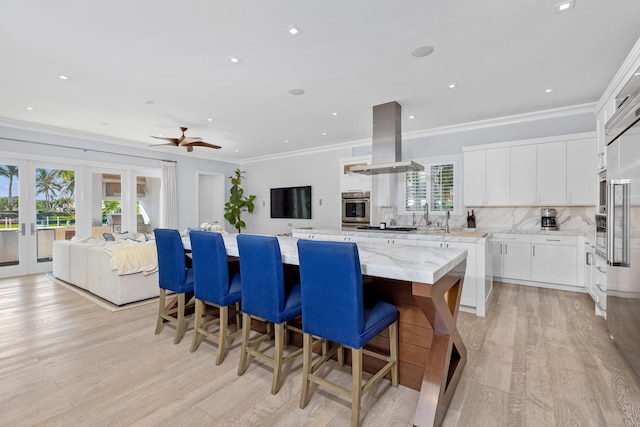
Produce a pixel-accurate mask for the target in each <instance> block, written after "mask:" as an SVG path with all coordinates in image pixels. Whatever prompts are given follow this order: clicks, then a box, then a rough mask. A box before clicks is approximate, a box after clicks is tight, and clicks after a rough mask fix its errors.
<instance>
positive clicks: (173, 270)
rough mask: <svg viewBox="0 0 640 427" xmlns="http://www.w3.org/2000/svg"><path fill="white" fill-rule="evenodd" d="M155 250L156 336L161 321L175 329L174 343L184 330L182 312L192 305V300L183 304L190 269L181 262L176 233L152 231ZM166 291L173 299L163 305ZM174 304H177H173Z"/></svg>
mask: <svg viewBox="0 0 640 427" xmlns="http://www.w3.org/2000/svg"><path fill="white" fill-rule="evenodd" d="M154 233H155V236H156V249H157V251H158V284H159V286H160V303H159V308H158V322H157V323H156V332H155V333H156V335H157V334H159V333H160V331H162V328H163V327H164V323H165V322H169V323H171V324H173V325H175V326H176V335H175V338H174V340H173V343H174V344H178V343H179V342H180V340H181V339H182V337H183V336H184V333H185V331H186V329H187V323H188V321H187V319H186V318H185V310H186V309H187V308H190V307H192V306H193V301H191V298H190V301H189V302H187V301H186V294H187V292H189V293H192V292H193V270H192V269H191V268H187V267H186V264H185V260H184V246H183V244H182V238H181V237H180V232H179V231H178V230H171V229H167V228H156V229H155V231H154ZM167 291H173V292H174V293H175V296H174V297H173V298H172V299H171V300H170V301H169V302H167ZM176 304H177V305H176Z"/></svg>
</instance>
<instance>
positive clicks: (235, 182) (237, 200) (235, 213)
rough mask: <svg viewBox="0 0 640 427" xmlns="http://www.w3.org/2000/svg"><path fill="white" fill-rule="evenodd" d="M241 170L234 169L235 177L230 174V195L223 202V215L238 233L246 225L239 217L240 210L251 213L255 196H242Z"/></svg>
mask: <svg viewBox="0 0 640 427" xmlns="http://www.w3.org/2000/svg"><path fill="white" fill-rule="evenodd" d="M242 178H244V177H243V176H242V171H241V170H240V169H236V171H235V177H234V176H230V177H229V179H230V180H231V190H229V192H230V193H231V196H230V197H229V201H228V202H227V203H225V204H224V212H225V213H224V217H225V219H226V220H227V221H229V224H231V225H233V226H234V227H235V228H236V230H238V233H241V232H242V229H243V228H245V227H246V226H247V224H246V223H245V222H244V221H243V220H242V219H241V215H242V212H245V211H246V212H248V213H253V209H254V204H253V201H254V200H255V198H256V196H254V195H249V197H245V196H244V190H243V189H242V187H240V184H242Z"/></svg>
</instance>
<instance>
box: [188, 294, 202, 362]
mask: <svg viewBox="0 0 640 427" xmlns="http://www.w3.org/2000/svg"><path fill="white" fill-rule="evenodd" d="M204 309H205V305H204V301H202V300H199V299H196V312H195V320H194V322H193V339H192V340H191V353H193V352H194V351H196V350H197V349H198V347H199V346H200V341H201V340H202V338H201V334H200V332H199V330H200V328H201V327H202V315H203V314H204Z"/></svg>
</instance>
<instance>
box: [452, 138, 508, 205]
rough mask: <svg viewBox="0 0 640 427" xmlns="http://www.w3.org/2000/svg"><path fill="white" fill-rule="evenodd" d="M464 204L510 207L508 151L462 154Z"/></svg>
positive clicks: (494, 150)
mask: <svg viewBox="0 0 640 427" xmlns="http://www.w3.org/2000/svg"><path fill="white" fill-rule="evenodd" d="M463 168H464V173H463V186H464V204H465V205H466V206H504V205H508V204H509V148H508V147H506V148H495V149H490V150H478V151H467V152H465V153H464V154H463Z"/></svg>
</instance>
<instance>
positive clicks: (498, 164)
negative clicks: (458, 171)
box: [463, 134, 597, 207]
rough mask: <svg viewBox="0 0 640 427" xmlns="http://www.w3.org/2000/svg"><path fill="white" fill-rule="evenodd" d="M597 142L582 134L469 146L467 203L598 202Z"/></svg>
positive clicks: (465, 182) (466, 155)
mask: <svg viewBox="0 0 640 427" xmlns="http://www.w3.org/2000/svg"><path fill="white" fill-rule="evenodd" d="M595 144H596V139H595V137H593V136H590V134H579V135H572V137H565V138H564V139H562V140H558V139H556V140H554V139H553V138H540V139H538V140H528V141H515V142H510V143H500V144H490V145H485V146H482V147H479V146H478V147H468V148H466V149H465V150H464V151H463V159H464V164H463V174H464V175H463V186H464V189H463V191H464V197H463V199H464V205H465V206H469V207H472V206H567V205H574V206H590V205H594V206H595V203H596V194H595V191H596V188H597V185H596V179H597V176H596V174H595V172H594V171H595V168H596V164H597V157H596V147H595Z"/></svg>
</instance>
